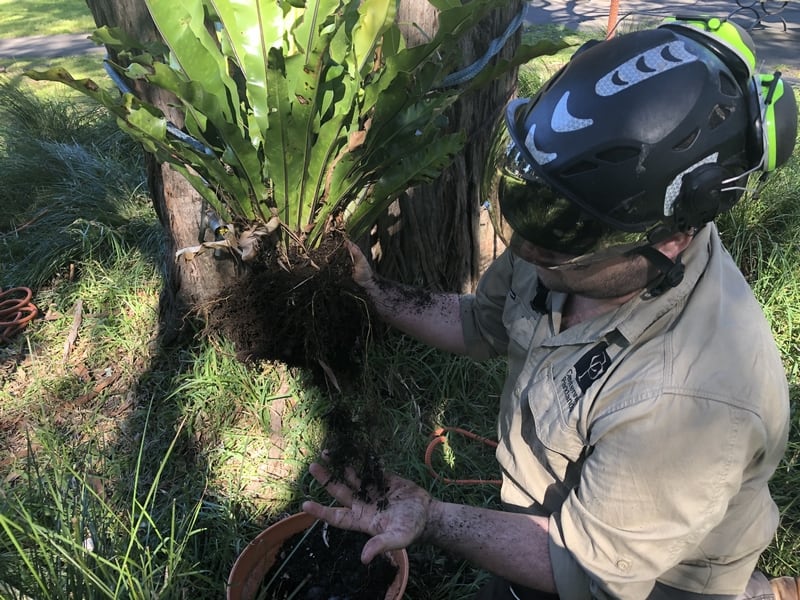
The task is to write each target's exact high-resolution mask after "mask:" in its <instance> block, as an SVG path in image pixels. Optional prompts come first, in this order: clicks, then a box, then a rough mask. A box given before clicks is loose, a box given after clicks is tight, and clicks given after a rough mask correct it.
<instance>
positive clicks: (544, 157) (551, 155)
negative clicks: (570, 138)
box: [525, 125, 558, 165]
mask: <svg viewBox="0 0 800 600" xmlns="http://www.w3.org/2000/svg"><path fill="white" fill-rule="evenodd" d="M535 132H536V125H532V126H531V128H530V130H529V131H528V135H526V136H525V147H526V148H527V149H528V152H530V153H531V156H532V157H533V160H535V161H536V162H537V163H538V164H540V165H546V164H547V163H549V162H552V161H554V160H555V159H557V158H558V154H556V153H555V152H543V151H542V150H539V149H538V148H537V147H536V142H535V141H534V139H533V134H534V133H535Z"/></svg>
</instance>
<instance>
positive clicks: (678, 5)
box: [0, 0, 800, 83]
mask: <svg viewBox="0 0 800 600" xmlns="http://www.w3.org/2000/svg"><path fill="white" fill-rule="evenodd" d="M742 6H744V7H748V8H742ZM608 8H609V0H529V2H528V5H527V7H526V18H527V20H528V21H530V22H532V23H556V24H559V25H564V26H566V27H570V28H573V29H589V30H594V31H597V32H598V33H601V34H602V32H603V31H605V28H606V26H607V24H608ZM676 13H680V14H684V13H688V14H691V13H695V14H706V15H713V16H728V15H732V17H731V18H733V19H734V20H735V21H737V22H738V23H739V24H741V25H743V26H744V27H747V28H750V31H751V34H752V35H753V39H754V40H755V42H756V47H757V50H758V56H759V58H760V62H761V64H760V65H759V70H761V71H770V70H773V69H775V68H780V69H781V70H782V71H784V73H785V75H786V76H787V78H789V79H791V80H792V82H793V83H800V0H788V1H784V0H765V1H755V0H668V1H666V2H665V1H655V0H620V9H619V16H620V18H621V19H622V21H621V23H620V24H619V26H618V31H621V32H625V31H630V30H632V29H633V28H634V27H636V26H637V24H639V25H641V23H642V22H647V21H652V22H657V21H658V20H660V18H663V17H665V16H668V15H673V14H676ZM732 13H735V14H732ZM88 36H89V34H88V33H86V34H74V35H73V34H63V35H52V36H34V37H28V38H16V39H13V38H12V39H0V58H16V59H29V58H36V57H43V58H50V57H57V56H67V55H74V54H85V53H87V52H97V53H103V52H104V49H103V48H102V47H98V46H96V45H95V44H94V42H92V41H90V40H89V39H88Z"/></svg>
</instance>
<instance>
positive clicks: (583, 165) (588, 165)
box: [561, 160, 597, 177]
mask: <svg viewBox="0 0 800 600" xmlns="http://www.w3.org/2000/svg"><path fill="white" fill-rule="evenodd" d="M596 168H597V165H596V164H595V163H593V162H591V161H588V160H582V161H580V162H577V163H575V164H574V165H570V166H569V167H567V168H566V169H564V170H563V171H561V176H562V177H572V176H573V175H580V174H581V173H586V172H587V171H592V170H593V169H596Z"/></svg>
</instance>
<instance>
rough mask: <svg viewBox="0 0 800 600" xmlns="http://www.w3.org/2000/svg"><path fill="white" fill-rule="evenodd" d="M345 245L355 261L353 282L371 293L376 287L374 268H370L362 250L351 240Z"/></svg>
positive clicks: (345, 242) (346, 241)
mask: <svg viewBox="0 0 800 600" xmlns="http://www.w3.org/2000/svg"><path fill="white" fill-rule="evenodd" d="M344 244H345V247H346V248H347V251H348V252H349V253H350V258H351V259H352V260H353V281H355V282H356V283H357V284H358V285H360V286H361V287H362V288H364V289H365V290H367V291H369V290H370V288H371V287H372V286H374V285H375V274H374V273H373V272H372V267H370V266H369V261H368V260H367V257H366V256H364V253H363V252H361V248H359V247H358V246H356V245H355V244H354V243H353V242H351V241H350V240H345V241H344Z"/></svg>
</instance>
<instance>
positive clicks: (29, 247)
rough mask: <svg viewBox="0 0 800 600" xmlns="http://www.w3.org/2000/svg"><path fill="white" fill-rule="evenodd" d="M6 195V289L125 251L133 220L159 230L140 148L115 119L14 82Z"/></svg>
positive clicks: (1, 226) (3, 121)
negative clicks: (154, 224)
mask: <svg viewBox="0 0 800 600" xmlns="http://www.w3.org/2000/svg"><path fill="white" fill-rule="evenodd" d="M0 203H2V205H3V212H2V215H0V264H2V270H1V271H0V286H1V287H10V286H15V285H26V286H28V287H33V288H39V287H41V286H42V285H44V284H45V283H46V282H47V281H49V280H50V279H51V278H52V277H53V276H54V275H56V274H57V273H60V272H64V270H65V268H66V267H68V266H69V265H70V263H74V262H76V261H79V260H81V259H85V258H90V257H93V256H99V255H102V254H103V253H114V254H116V255H120V254H121V253H122V252H124V250H123V249H122V245H123V237H124V236H125V235H126V234H125V233H124V229H125V228H126V227H130V228H133V229H138V230H139V234H140V235H151V234H145V231H146V230H147V229H148V226H149V224H148V221H149V222H150V223H152V209H151V208H150V207H149V201H148V199H147V196H146V189H145V186H144V173H143V168H142V162H141V152H140V151H139V149H138V148H137V147H136V146H135V145H134V144H132V143H131V142H130V141H129V140H128V139H127V138H126V137H125V136H123V134H121V133H120V132H119V131H118V130H117V128H116V125H115V124H114V122H113V119H111V118H110V117H109V116H108V115H107V114H106V113H105V112H104V111H102V110H100V109H98V108H96V107H94V106H89V105H87V104H81V103H76V102H74V101H64V100H54V99H40V98H38V97H36V96H35V95H33V94H31V93H29V92H26V91H25V90H22V89H20V88H18V87H17V86H15V85H12V84H11V83H10V82H8V81H5V82H2V83H0ZM131 237H134V238H135V237H136V236H135V235H134V236H131ZM32 256H35V257H36V260H31V257H32Z"/></svg>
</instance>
